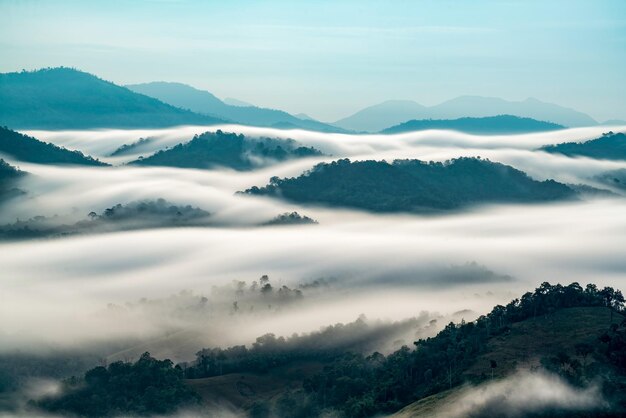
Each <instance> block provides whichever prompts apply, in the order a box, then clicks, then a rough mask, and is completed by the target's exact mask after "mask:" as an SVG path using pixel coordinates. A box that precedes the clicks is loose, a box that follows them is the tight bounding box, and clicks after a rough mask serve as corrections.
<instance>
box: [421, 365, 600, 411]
mask: <svg viewBox="0 0 626 418" xmlns="http://www.w3.org/2000/svg"><path fill="white" fill-rule="evenodd" d="M607 406H608V404H607V403H606V401H604V400H603V399H602V394H601V393H600V390H599V388H598V387H596V386H590V387H587V388H576V387H573V386H571V385H569V384H568V383H567V382H565V381H564V380H562V379H561V378H559V377H558V376H556V375H552V374H548V373H544V372H533V373H531V372H526V371H521V372H518V373H516V374H514V375H512V376H510V377H508V378H506V379H503V380H501V381H496V382H493V383H487V384H484V385H481V386H477V387H473V388H467V389H464V390H462V391H461V392H460V394H457V395H455V396H454V399H451V400H450V401H449V402H448V405H446V406H444V407H442V408H440V409H438V410H437V411H436V412H435V413H433V414H429V415H427V416H428V417H429V418H435V417H436V418H439V417H441V418H443V417H446V418H468V417H471V418H482V417H485V418H486V417H503V418H515V417H524V416H528V415H529V414H537V413H545V414H549V413H550V412H560V413H563V412H568V411H569V412H582V411H593V410H597V409H599V408H603V407H607ZM546 416H548V415H546Z"/></svg>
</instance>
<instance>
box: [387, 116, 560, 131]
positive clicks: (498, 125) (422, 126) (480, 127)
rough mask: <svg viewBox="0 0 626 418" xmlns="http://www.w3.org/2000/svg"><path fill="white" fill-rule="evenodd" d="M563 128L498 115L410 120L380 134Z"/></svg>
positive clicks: (552, 129) (526, 119)
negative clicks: (440, 130) (444, 130)
mask: <svg viewBox="0 0 626 418" xmlns="http://www.w3.org/2000/svg"><path fill="white" fill-rule="evenodd" d="M564 128H565V127H564V126H561V125H557V124H556V123H552V122H543V121H538V120H535V119H531V118H522V117H519V116H511V115H498V116H488V117H483V118H459V119H422V120H410V121H408V122H404V123H401V124H399V125H396V126H392V127H390V128H387V129H385V130H383V131H382V132H381V133H384V134H396V133H402V132H411V131H422V130H426V129H450V130H454V131H461V132H468V133H474V134H514V133H525V132H542V131H554V130H557V129H564Z"/></svg>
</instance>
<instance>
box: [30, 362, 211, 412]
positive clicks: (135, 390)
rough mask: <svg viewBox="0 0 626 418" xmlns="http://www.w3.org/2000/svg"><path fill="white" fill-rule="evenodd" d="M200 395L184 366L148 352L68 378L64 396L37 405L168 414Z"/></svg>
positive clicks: (56, 409)
mask: <svg viewBox="0 0 626 418" xmlns="http://www.w3.org/2000/svg"><path fill="white" fill-rule="evenodd" d="M198 399H199V398H198V395H196V394H195V393H194V392H193V391H192V390H191V389H190V388H189V387H188V386H187V385H185V384H184V382H183V372H182V370H181V369H180V368H178V367H174V365H173V363H172V362H171V361H170V360H157V359H154V358H152V357H151V356H150V354H149V353H144V354H143V355H142V356H141V358H140V359H139V360H138V361H137V362H135V363H134V364H133V363H124V362H121V361H119V362H115V363H112V364H110V365H109V366H108V367H103V366H99V367H96V368H93V369H91V370H89V371H87V372H86V373H85V375H84V377H82V378H80V379H78V378H71V379H68V380H67V381H66V382H65V383H64V388H63V391H62V393H61V395H60V396H58V397H49V398H45V399H43V400H41V401H38V402H35V403H34V405H35V406H37V407H39V408H41V409H44V410H46V411H49V412H53V413H61V414H75V415H78V416H89V417H102V416H117V415H121V414H131V415H156V414H167V413H172V412H175V411H176V410H178V409H179V408H181V407H191V406H194V405H195V404H196V403H197V402H198Z"/></svg>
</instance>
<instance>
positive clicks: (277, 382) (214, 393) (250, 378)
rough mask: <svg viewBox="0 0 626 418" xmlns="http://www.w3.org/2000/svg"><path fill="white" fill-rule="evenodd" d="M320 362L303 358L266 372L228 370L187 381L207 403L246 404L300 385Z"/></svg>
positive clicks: (319, 366)
mask: <svg viewBox="0 0 626 418" xmlns="http://www.w3.org/2000/svg"><path fill="white" fill-rule="evenodd" d="M323 367H324V364H323V363H321V362H311V361H308V362H302V363H297V364H290V365H286V366H281V367H276V368H275V369H273V370H272V371H271V372H269V373H231V374H226V375H223V376H215V377H208V378H204V379H188V380H187V383H188V384H189V386H191V388H192V389H194V390H195V391H196V392H197V393H199V394H200V396H201V397H202V401H203V403H205V404H206V405H208V406H229V407H231V408H233V409H240V408H241V409H246V408H249V407H250V406H251V405H252V404H253V403H254V402H256V401H267V400H270V399H272V398H273V397H275V396H277V395H279V394H281V393H283V392H284V391H285V390H286V389H290V388H300V387H302V382H303V380H304V379H305V378H306V377H309V376H312V375H314V374H315V373H317V372H319V371H321V369H322V368H323Z"/></svg>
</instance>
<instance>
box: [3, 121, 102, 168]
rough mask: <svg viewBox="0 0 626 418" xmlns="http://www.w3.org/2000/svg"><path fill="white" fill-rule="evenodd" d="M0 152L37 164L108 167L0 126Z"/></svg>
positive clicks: (76, 153)
mask: <svg viewBox="0 0 626 418" xmlns="http://www.w3.org/2000/svg"><path fill="white" fill-rule="evenodd" d="M0 152H2V153H6V154H8V155H11V156H13V157H14V158H16V159H18V160H21V161H28V162H31V163H38V164H76V165H93V166H105V165H108V164H106V163H103V162H101V161H98V160H96V159H94V158H91V157H89V156H86V155H83V153H82V152H80V151H70V150H68V149H65V148H61V147H58V146H56V145H54V144H50V143H46V142H42V141H39V140H38V139H35V138H33V137H30V136H27V135H22V134H21V133H19V132H15V131H12V130H11V129H8V128H7V127H1V126H0Z"/></svg>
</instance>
